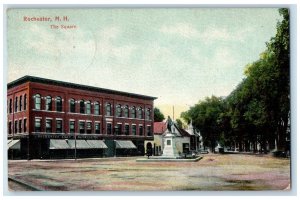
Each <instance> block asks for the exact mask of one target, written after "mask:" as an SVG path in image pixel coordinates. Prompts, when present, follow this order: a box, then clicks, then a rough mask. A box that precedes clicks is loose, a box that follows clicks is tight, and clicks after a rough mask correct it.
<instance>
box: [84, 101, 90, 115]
mask: <svg viewBox="0 0 300 200" xmlns="http://www.w3.org/2000/svg"><path fill="white" fill-rule="evenodd" d="M85 113H86V114H91V102H90V101H87V102H86V106H85Z"/></svg>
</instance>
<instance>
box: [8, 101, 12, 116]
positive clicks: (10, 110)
mask: <svg viewBox="0 0 300 200" xmlns="http://www.w3.org/2000/svg"><path fill="white" fill-rule="evenodd" d="M9 113H12V99H9Z"/></svg>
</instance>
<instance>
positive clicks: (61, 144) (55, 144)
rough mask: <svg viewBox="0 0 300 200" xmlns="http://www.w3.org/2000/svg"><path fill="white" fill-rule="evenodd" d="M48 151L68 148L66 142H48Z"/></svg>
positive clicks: (53, 140) (52, 140)
mask: <svg viewBox="0 0 300 200" xmlns="http://www.w3.org/2000/svg"><path fill="white" fill-rule="evenodd" d="M49 149H70V146H69V145H68V144H67V142H66V140H56V139H51V140H50V147H49Z"/></svg>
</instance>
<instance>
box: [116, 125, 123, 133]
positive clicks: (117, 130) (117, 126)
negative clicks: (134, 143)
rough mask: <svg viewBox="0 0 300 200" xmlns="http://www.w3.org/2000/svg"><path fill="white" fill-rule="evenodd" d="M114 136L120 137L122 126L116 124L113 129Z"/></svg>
mask: <svg viewBox="0 0 300 200" xmlns="http://www.w3.org/2000/svg"><path fill="white" fill-rule="evenodd" d="M115 134H116V135H122V124H117V125H116V128H115Z"/></svg>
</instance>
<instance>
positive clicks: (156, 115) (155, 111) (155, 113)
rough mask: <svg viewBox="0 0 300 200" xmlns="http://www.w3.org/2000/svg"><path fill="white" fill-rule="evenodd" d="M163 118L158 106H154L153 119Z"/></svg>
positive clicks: (161, 119) (158, 120)
mask: <svg viewBox="0 0 300 200" xmlns="http://www.w3.org/2000/svg"><path fill="white" fill-rule="evenodd" d="M164 119H165V116H164V114H162V113H161V112H160V110H159V109H158V108H156V107H155V108H154V121H155V122H162V121H163V120H164Z"/></svg>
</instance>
